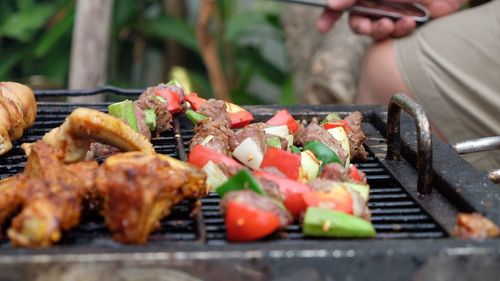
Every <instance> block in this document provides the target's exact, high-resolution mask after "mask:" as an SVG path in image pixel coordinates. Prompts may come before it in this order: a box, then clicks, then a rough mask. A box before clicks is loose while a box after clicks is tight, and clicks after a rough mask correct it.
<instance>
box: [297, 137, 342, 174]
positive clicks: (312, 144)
mask: <svg viewBox="0 0 500 281" xmlns="http://www.w3.org/2000/svg"><path fill="white" fill-rule="evenodd" d="M304 150H310V151H311V152H312V153H314V155H316V158H318V160H320V161H321V166H320V169H321V168H323V166H325V165H326V164H329V163H333V162H335V163H339V164H342V163H341V161H340V158H339V157H338V156H337V153H335V152H334V151H333V150H331V149H330V148H329V147H328V146H326V145H325V144H324V143H322V142H319V141H308V142H306V144H305V145H304Z"/></svg>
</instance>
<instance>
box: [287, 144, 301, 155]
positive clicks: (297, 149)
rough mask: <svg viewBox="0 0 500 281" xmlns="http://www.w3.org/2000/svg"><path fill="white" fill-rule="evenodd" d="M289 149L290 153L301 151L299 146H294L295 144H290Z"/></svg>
mask: <svg viewBox="0 0 500 281" xmlns="http://www.w3.org/2000/svg"><path fill="white" fill-rule="evenodd" d="M290 149H291V150H292V153H301V152H302V151H301V150H300V148H298V147H296V146H295V145H292V147H291V148H290Z"/></svg>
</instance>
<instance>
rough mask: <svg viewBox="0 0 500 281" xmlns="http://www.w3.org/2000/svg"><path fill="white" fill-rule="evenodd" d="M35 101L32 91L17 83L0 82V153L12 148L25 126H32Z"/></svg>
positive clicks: (34, 114)
mask: <svg viewBox="0 0 500 281" xmlns="http://www.w3.org/2000/svg"><path fill="white" fill-rule="evenodd" d="M36 108H37V106H36V101H35V94H34V93H33V91H32V90H31V89H30V88H28V87H26V86H24V85H22V84H19V83H14V82H0V155H2V154H5V153H6V152H7V151H9V150H11V149H12V141H15V140H18V139H19V138H21V136H22V135H23V131H24V129H26V128H29V127H31V126H33V124H34V123H35V118H36Z"/></svg>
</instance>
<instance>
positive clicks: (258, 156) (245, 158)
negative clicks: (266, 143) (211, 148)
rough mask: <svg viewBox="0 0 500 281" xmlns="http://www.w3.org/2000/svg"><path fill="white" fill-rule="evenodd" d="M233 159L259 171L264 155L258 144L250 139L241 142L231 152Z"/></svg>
mask: <svg viewBox="0 0 500 281" xmlns="http://www.w3.org/2000/svg"><path fill="white" fill-rule="evenodd" d="M233 156H234V158H236V159H238V160H239V161H240V162H241V163H243V164H245V165H246V166H248V167H250V168H252V169H255V170H257V169H259V167H260V166H261V163H262V159H263V158H264V155H263V153H262V150H261V148H260V146H259V144H258V143H257V142H256V141H255V140H254V139H253V138H251V137H248V138H246V139H245V140H243V141H242V142H241V143H240V145H238V146H237V147H236V148H235V149H234V151H233Z"/></svg>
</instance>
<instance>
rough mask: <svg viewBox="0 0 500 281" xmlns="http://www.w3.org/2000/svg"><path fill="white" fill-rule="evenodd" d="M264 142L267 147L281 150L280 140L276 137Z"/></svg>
mask: <svg viewBox="0 0 500 281" xmlns="http://www.w3.org/2000/svg"><path fill="white" fill-rule="evenodd" d="M266 142H267V145H268V146H269V147H274V148H278V149H281V139H280V137H278V136H276V137H270V138H268V139H267V140H266Z"/></svg>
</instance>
